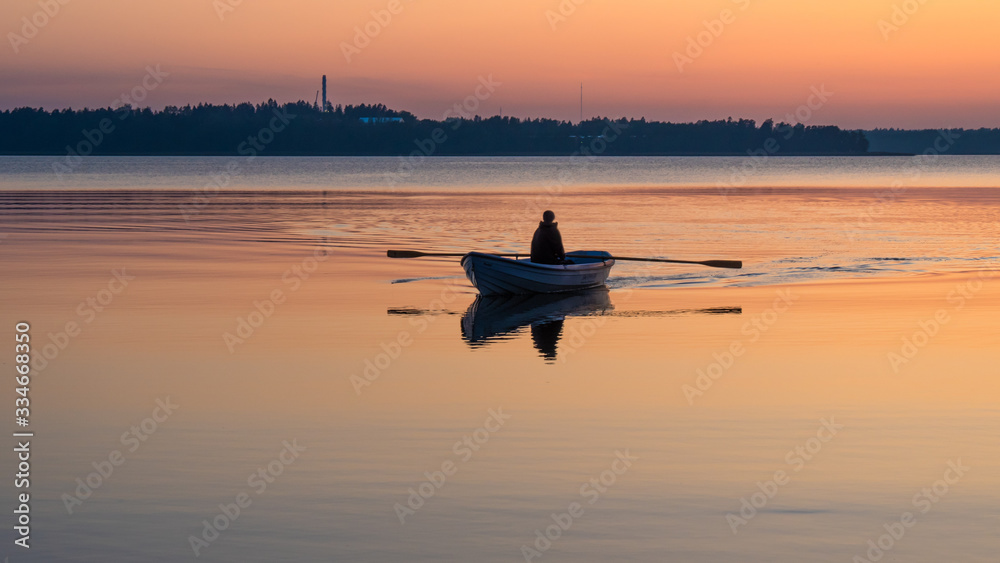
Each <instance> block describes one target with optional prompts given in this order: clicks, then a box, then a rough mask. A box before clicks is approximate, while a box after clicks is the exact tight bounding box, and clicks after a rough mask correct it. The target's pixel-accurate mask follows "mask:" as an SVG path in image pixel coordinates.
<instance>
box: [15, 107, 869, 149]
mask: <svg viewBox="0 0 1000 563" xmlns="http://www.w3.org/2000/svg"><path fill="white" fill-rule="evenodd" d="M329 109H330V111H326V112H321V111H319V110H318V109H317V108H316V107H315V106H314V105H313V104H311V103H308V102H304V101H299V102H295V103H290V104H284V105H279V104H278V103H276V102H275V101H274V100H268V101H267V102H264V103H262V104H258V105H253V104H250V103H241V104H235V105H207V104H199V105H196V106H191V105H187V106H184V107H176V106H168V107H166V108H164V109H163V110H162V111H151V110H150V109H148V108H147V109H137V108H132V107H129V106H125V107H122V108H102V109H86V108H85V109H82V110H73V109H65V110H53V111H51V112H49V111H44V110H42V109H35V108H18V109H14V110H7V111H4V112H0V132H2V134H0V154H60V155H62V154H67V153H71V154H72V153H79V154H81V155H85V154H95V155H235V154H242V153H241V152H240V147H241V145H242V144H243V143H244V142H245V141H247V140H248V139H251V138H256V139H258V140H259V141H266V143H263V145H264V148H263V149H261V150H259V151H257V152H258V153H259V154H263V155H274V156H277V155H345V156H346V155H357V156H367V155H388V156H395V155H409V154H412V153H414V151H419V152H420V154H424V155H434V156H442V155H569V154H573V153H575V152H578V151H582V152H583V153H584V154H601V155H618V156H625V155H745V154H748V153H753V152H756V153H758V154H761V151H766V152H767V154H783V155H793V154H861V153H865V152H866V151H867V150H868V141H867V139H866V138H865V135H864V133H862V132H860V131H845V130H841V129H839V128H837V127H817V126H809V127H805V126H803V125H790V124H787V123H774V122H773V121H772V120H767V121H765V122H763V123H762V124H761V125H760V126H759V127H758V126H757V124H756V123H755V122H754V121H753V120H748V119H739V120H733V119H732V118H730V119H727V120H724V121H723V120H719V121H699V122H697V123H663V122H657V121H646V120H645V119H630V120H627V119H617V120H609V119H604V118H597V119H591V120H589V121H585V122H583V123H579V124H572V123H569V122H566V121H557V120H553V119H518V118H514V117H499V116H494V117H488V118H483V117H480V116H470V117H468V118H453V119H447V120H444V121H435V120H429V119H418V118H417V117H416V116H414V115H413V114H411V113H409V112H405V111H395V110H392V109H389V108H387V107H386V106H385V105H383V104H374V105H365V104H362V105H348V106H341V105H337V106H331V107H330V108H329ZM281 116H284V118H282V119H283V120H282V119H278V121H276V118H280V117H281ZM362 118H376V119H375V120H374V121H375V122H368V123H365V122H363V121H362Z"/></svg>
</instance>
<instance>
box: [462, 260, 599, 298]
mask: <svg viewBox="0 0 1000 563" xmlns="http://www.w3.org/2000/svg"><path fill="white" fill-rule="evenodd" d="M566 257H567V258H568V259H570V260H572V261H573V262H574V263H573V264H535V263H534V262H531V261H530V260H512V259H510V258H504V257H502V256H495V255H493V254H483V253H481V252H470V253H468V254H466V255H465V256H464V257H463V258H462V268H464V269H465V275H466V276H467V277H468V278H469V281H470V282H472V285H474V286H475V287H476V289H478V290H479V293H480V294H482V295H521V294H531V293H563V292H568V291H580V290H584V289H590V288H594V287H601V286H603V285H604V283H605V282H606V281H607V279H608V275H609V274H610V273H611V267H612V266H614V265H615V261H614V259H613V258H612V257H611V255H610V254H609V253H607V252H599V251H592V250H585V251H577V252H570V253H568V254H567V255H566Z"/></svg>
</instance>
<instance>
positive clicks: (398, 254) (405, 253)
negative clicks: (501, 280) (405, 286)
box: [386, 250, 527, 258]
mask: <svg viewBox="0 0 1000 563" xmlns="http://www.w3.org/2000/svg"><path fill="white" fill-rule="evenodd" d="M466 254H468V252H460V253H450V252H420V251H419V250H389V251H387V252H386V256H388V257H389V258H422V257H424V256H449V257H451V256H465V255H466ZM491 255H492V256H527V254H492V253H491Z"/></svg>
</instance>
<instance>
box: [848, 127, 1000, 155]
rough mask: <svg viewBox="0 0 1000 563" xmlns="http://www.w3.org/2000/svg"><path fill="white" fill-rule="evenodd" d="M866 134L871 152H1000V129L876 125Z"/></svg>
mask: <svg viewBox="0 0 1000 563" xmlns="http://www.w3.org/2000/svg"><path fill="white" fill-rule="evenodd" d="M865 136H866V137H868V142H869V143H870V147H869V150H870V151H871V152H886V153H904V154H924V153H925V152H926V151H929V150H934V151H937V153H939V154H1000V129H941V130H938V129H923V130H907V129H874V130H872V131H865Z"/></svg>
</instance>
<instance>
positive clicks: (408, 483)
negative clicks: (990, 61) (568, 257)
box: [0, 157, 1000, 562]
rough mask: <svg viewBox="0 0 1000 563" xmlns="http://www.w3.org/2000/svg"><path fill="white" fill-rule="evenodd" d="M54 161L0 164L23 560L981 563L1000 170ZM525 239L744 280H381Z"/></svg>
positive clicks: (976, 160) (663, 273)
mask: <svg viewBox="0 0 1000 563" xmlns="http://www.w3.org/2000/svg"><path fill="white" fill-rule="evenodd" d="M55 160H56V159H54V158H42V157H28V158H20V157H18V158H13V157H4V158H0V216H2V219H0V220H2V227H0V237H2V238H0V258H2V263H3V264H4V266H5V268H4V272H3V274H0V283H2V286H0V287H2V293H0V301H2V304H3V307H2V311H3V313H2V315H0V317H2V318H0V323H2V324H0V326H2V327H3V329H2V330H3V331H4V332H6V333H8V334H12V333H13V327H14V323H15V322H17V321H29V322H30V323H31V325H32V332H31V334H32V338H33V342H34V343H35V346H36V348H35V350H36V352H35V354H36V356H40V359H39V360H38V361H36V369H35V375H34V377H33V379H32V389H31V409H32V411H31V413H32V414H31V418H32V421H31V428H32V429H33V430H34V431H35V432H36V436H35V438H33V441H32V447H33V451H32V487H31V491H32V549H31V551H30V552H27V551H26V550H22V549H21V548H19V547H16V546H13V545H12V544H8V545H10V546H11V547H9V548H6V550H5V551H3V552H2V553H3V554H5V555H6V554H9V555H11V560H39V561H52V560H67V561H106V560H116V561H117V560H142V561H177V560H183V559H185V558H190V557H194V556H195V553H194V549H193V548H192V544H191V537H192V536H194V537H197V538H202V541H205V543H207V544H208V545H207V546H204V545H200V546H198V548H199V554H200V556H199V557H198V558H199V559H203V560H209V561H215V560H218V561H234V560H295V561H330V560H332V561H399V560H411V561H441V560H458V561H462V560H477V561H494V560H495V561H513V560H523V559H524V553H523V551H522V550H523V549H535V550H539V551H538V552H539V553H542V555H541V556H540V557H535V558H533V559H532V560H541V561H609V560H615V561H651V560H653V561H663V560H668V561H669V560H674V559H685V560H692V561H712V562H715V561H768V562H771V561H780V562H784V561H789V562H792V561H795V562H797V561H850V560H852V558H853V557H854V556H864V557H867V555H866V551H867V550H868V549H869V545H868V544H867V543H866V542H867V541H868V540H873V541H876V542H877V541H879V536H881V535H882V534H886V533H889V532H887V531H886V530H887V529H886V528H885V527H884V526H886V525H888V526H889V529H891V530H896V531H898V527H894V526H893V523H895V522H899V520H900V517H901V514H902V513H904V512H912V513H913V515H914V516H913V517H914V519H915V521H916V524H913V525H912V527H905V528H904V532H905V533H904V534H903V535H902V536H901V537H899V538H898V539H894V538H891V537H889V538H887V539H882V540H881V541H882V542H883V544H884V545H890V544H891V547H890V548H889V549H888V550H887V555H886V556H885V558H886V559H888V560H893V559H895V560H901V561H942V560H956V561H957V560H960V561H995V554H996V552H997V548H998V543H997V540H996V534H995V533H994V531H995V530H996V527H997V524H998V523H1000V522H998V519H997V517H996V515H995V506H996V504H997V502H998V501H1000V499H998V494H997V491H1000V487H998V485H1000V483H998V482H997V481H998V477H997V475H1000V471H997V470H998V465H1000V457H998V455H997V444H998V438H1000V431H998V430H997V428H998V427H1000V426H998V424H997V422H998V420H997V418H998V417H997V415H998V411H997V400H996V397H997V396H998V391H1000V386H998V383H997V379H996V369H995V350H996V347H997V344H998V342H997V336H996V329H995V319H996V318H997V313H998V312H1000V291H998V289H997V283H996V280H995V278H994V276H993V272H994V269H995V267H996V259H997V251H996V244H995V241H996V240H997V235H998V227H997V219H998V209H1000V177H998V176H997V163H998V162H1000V161H998V159H996V158H994V157H968V158H967V157H942V158H941V159H939V160H937V161H934V162H923V161H914V160H913V159H905V158H895V159H893V158H886V159H883V158H830V159H813V158H804V159H795V158H782V159H770V160H768V161H766V162H765V163H764V164H763V166H757V167H756V168H755V169H754V172H753V173H752V174H751V177H750V178H748V179H747V181H746V182H743V183H742V184H741V185H739V186H722V188H721V189H720V187H719V186H718V182H730V180H726V178H727V177H729V178H731V171H732V169H733V167H734V166H738V165H740V164H741V163H743V162H744V160H742V159H727V158H718V159H714V158H691V159H669V158H662V159H661V158H651V159H599V160H596V161H593V162H590V161H583V163H577V162H574V161H571V160H570V159H555V158H552V159H534V158H528V159H442V160H430V161H426V162H423V163H421V164H419V166H417V167H416V168H414V169H413V170H412V172H410V173H409V175H408V176H405V177H404V178H403V180H405V181H400V182H399V183H398V184H397V185H395V186H393V185H390V183H389V182H387V181H386V178H387V174H392V173H398V170H399V165H400V162H399V160H398V159H321V158H310V159H295V158H288V159H285V158H274V159H257V160H256V161H253V162H247V161H242V160H237V161H234V162H236V163H237V164H238V168H237V170H236V171H235V172H234V173H233V175H232V176H231V177H230V178H229V179H228V183H227V185H225V186H224V187H222V188H220V189H219V190H218V191H216V190H215V189H214V188H208V189H206V185H208V182H210V181H211V177H212V175H213V174H217V173H218V172H219V171H222V170H226V169H227V168H226V167H227V164H228V163H229V162H230V160H229V159H225V158H162V159H161V158H101V159H92V160H87V161H85V162H84V163H83V164H81V165H80V166H79V167H78V168H77V169H76V170H75V171H74V172H73V173H72V174H66V175H64V176H63V177H61V178H60V177H57V176H56V175H54V174H52V173H51V164H52V162H54V161H55ZM916 162H922V164H921V166H920V168H918V170H919V171H920V173H919V175H916V176H914V175H912V174H911V172H910V171H912V170H913V168H912V167H913V166H914V163H916ZM907 167H910V168H907ZM561 172H567V174H563V176H562V177H563V181H560V180H559V178H560V173H561ZM900 174H902V176H901V175H900ZM727 175H728V176H727ZM897 180H899V181H902V182H903V185H904V186H905V189H900V188H897V189H896V190H894V191H893V190H892V186H893V183H894V182H895V181H897ZM727 188H728V189H727ZM65 190H70V191H65ZM545 208H552V209H554V210H555V211H556V213H557V215H558V220H559V221H560V228H561V230H562V232H563V236H564V239H565V240H566V241H567V246H568V247H570V248H572V249H602V250H609V251H611V252H613V253H617V254H621V255H631V256H661V257H670V258H679V259H700V260H703V259H710V258H723V259H741V260H743V261H744V263H745V268H744V269H743V270H738V271H737V270H712V269H707V268H698V267H687V266H670V265H650V264H644V263H638V262H632V263H630V262H620V263H618V264H616V266H615V267H614V269H613V271H612V277H611V279H610V280H609V287H610V290H609V291H608V292H605V293H597V294H594V295H590V296H587V297H584V298H581V299H572V298H571V299H569V300H558V299H556V300H549V299H541V300H533V301H531V302H527V303H525V302H500V303H496V302H491V303H482V302H480V303H478V304H477V303H476V294H475V290H474V289H473V288H472V287H471V286H470V285H469V284H468V282H466V281H465V279H464V276H463V275H462V272H461V269H460V268H459V267H458V265H457V263H456V261H455V260H454V259H419V260H390V259H387V258H385V250H386V249H388V248H404V249H426V250H436V251H445V252H448V251H452V252H462V251H466V250H470V249H478V250H495V251H513V252H523V251H526V250H527V241H528V240H529V239H530V235H531V232H532V230H533V228H534V226H535V224H536V223H537V221H538V216H539V215H540V211H541V210H542V209H545ZM116 274H117V275H116ZM116 280H117V281H116ZM125 283H127V285H123V284H125ZM68 323H75V324H76V329H78V332H76V330H70V327H68V326H67V324H68ZM243 323H246V324H243ZM251 323H252V325H253V326H251ZM69 333H72V335H71V334H69ZM10 354H11V355H13V351H11V352H10ZM46 356H48V357H46ZM0 362H3V363H4V364H5V365H6V364H10V363H12V359H11V358H6V359H5V358H0ZM167 397H169V401H172V403H173V404H176V405H178V406H177V407H176V409H174V412H173V413H172V414H169V415H168V416H166V418H165V420H162V421H161V422H158V423H156V424H155V429H154V428H153V422H152V417H153V416H154V414H156V415H157V416H158V417H160V418H161V419H162V418H163V411H162V410H161V411H155V409H156V408H157V402H156V401H157V400H158V399H159V400H160V401H165V400H166V399H167ZM491 409H492V411H493V412H494V413H502V415H503V416H500V417H499V419H500V420H501V421H502V423H503V424H502V425H499V426H497V425H498V424H499V423H498V422H496V420H497V417H495V416H494V415H491V414H490V411H491ZM491 416H494V419H493V422H489V421H488V420H487V419H488V418H489V417H491ZM507 416H509V418H507ZM147 418H148V419H149V420H150V422H146V423H145V424H146V430H147V431H148V430H152V432H147V431H144V430H143V427H142V424H144V422H143V421H144V419H147ZM824 420H825V421H826V422H827V423H830V424H831V425H833V428H835V429H836V434H831V432H830V430H823V428H829V426H826V425H825V423H824ZM840 425H843V427H842V428H840V427H839V426H840ZM133 426H135V427H136V428H137V429H138V431H139V432H140V433H142V434H143V436H145V437H146V439H145V440H143V441H137V440H138V438H129V436H128V434H127V433H129V432H132V431H133V430H132V428H133ZM123 434H126V435H125V436H123ZM133 436H134V435H133ZM465 437H468V439H469V440H471V443H468V444H466V443H463V442H462V440H463V439H464V438H465ZM11 440H12V439H8V442H7V445H8V446H10V447H13V446H14V444H13V442H12V441H11ZM477 440H478V441H477ZM286 442H287V443H288V444H296V445H298V446H300V447H301V448H304V450H302V451H298V450H296V453H298V454H299V457H296V458H289V457H288V456H289V455H291V454H288V453H286V454H284V460H285V461H289V462H290V463H283V462H282V457H281V455H282V454H281V452H282V451H283V449H286V448H287V446H286V444H285V443H286ZM456 443H457V444H458V445H456ZM136 444H138V445H136ZM132 446H135V449H134V451H133V450H131V449H130V448H131V447H132ZM796 448H799V450H796ZM116 450H117V451H118V452H120V453H121V455H122V456H123V458H124V462H123V463H122V464H121V465H118V466H115V467H114V469H113V472H112V473H111V474H110V475H108V476H106V477H101V479H100V484H99V486H97V487H96V488H94V489H93V490H92V491H91V493H90V495H89V496H87V498H83V499H80V498H79V497H82V496H85V494H86V493H87V490H86V489H81V490H80V491H79V492H81V493H83V494H81V495H79V497H77V496H76V492H77V489H78V487H79V486H80V485H79V483H78V482H77V481H76V479H77V478H79V479H81V481H83V482H84V483H85V481H86V479H87V478H88V476H90V475H91V474H93V473H94V472H95V471H99V470H100V469H101V468H103V469H104V470H105V472H106V469H107V465H106V464H102V463H103V462H105V461H106V460H108V459H109V456H111V455H112V453H113V452H115V451H116ZM8 451H10V450H8ZM626 454H627V455H626ZM622 456H624V457H625V459H628V460H630V461H629V464H628V465H624V462H622V461H619V462H616V461H615V460H616V459H620V458H621V457H622ZM635 458H637V459H635ZM116 459H117V458H116ZM95 463H96V464H97V466H96V467H95V465H94V464H95ZM449 463H450V464H451V465H448V464H449ZM949 463H951V464H953V465H955V466H956V467H964V466H967V467H969V468H970V469H969V470H968V471H963V472H962V474H961V475H958V473H956V472H955V470H954V469H949V467H950V466H949ZM268 467H271V468H272V469H273V471H272V472H271V473H267V472H268ZM445 468H448V469H449V471H450V472H451V473H452V474H450V475H445V474H444V473H443V472H444V469H445ZM615 469H618V470H619V472H616V471H615ZM259 470H263V471H265V474H266V475H267V476H268V477H269V478H272V479H273V480H272V481H270V482H268V481H264V480H263V477H260V476H259V475H258V478H257V479H256V480H254V479H252V478H251V475H252V474H256V473H257V472H258V471H259ZM452 470H453V471H452ZM780 471H784V472H785V474H786V477H787V479H785V480H782V479H776V477H777V475H778V473H777V472H780ZM439 472H440V473H439ZM442 475H443V477H442ZM946 476H947V477H948V480H949V481H952V482H951V483H950V484H949V483H947V482H946V481H944V479H945V477H946ZM602 478H603V479H604V482H603V484H602V482H601V479H602ZM591 479H597V481H596V485H595V484H594V483H592V482H591ZM428 480H430V484H427V481H428ZM772 481H775V483H774V484H772V483H771V482H772ZM777 481H780V482H781V483H780V484H778V483H777ZM939 481H940V483H938V482H939ZM96 482H97V477H92V476H91V483H92V484H95V483H96ZM262 483H263V484H264V485H266V486H264V487H263V488H261V484H262ZM85 484H86V483H85ZM935 486H937V487H938V491H937V492H936V493H935V492H934V487H935ZM4 487H5V488H4V491H5V492H4V494H3V496H2V498H6V499H11V500H10V501H8V502H12V500H13V498H14V490H13V487H12V481H8V482H7V483H6V484H5V485H4ZM421 487H423V489H422V490H423V492H424V493H425V496H428V498H426V499H424V498H422V497H421V498H417V497H414V498H413V499H411V498H410V497H411V492H410V490H411V489H412V490H413V491H418V490H421ZM428 487H431V488H432V489H433V490H431V489H428ZM924 488H930V491H931V494H932V495H933V498H936V499H938V500H937V501H931V500H929V499H930V498H931V497H930V496H926V495H924V493H923V492H922V490H923V489H924ZM943 488H946V489H947V490H944V489H943ZM431 492H432V493H433V494H432V495H431V494H430V493H431ZM241 493H245V494H246V497H245V498H244V500H247V501H249V504H246V505H245V506H244V507H242V508H240V514H239V516H238V517H237V518H235V520H232V521H230V520H231V519H230V517H228V516H225V514H223V513H222V512H221V511H222V510H223V508H220V506H219V505H220V504H222V505H223V507H224V508H225V510H227V511H229V514H231V515H232V514H235V512H234V511H233V510H234V509H232V508H231V507H230V506H229V505H230V504H233V503H235V502H237V496H238V495H240V494H241ZM757 493H759V494H757ZM417 494H418V495H419V493H417ZM755 494H756V496H755ZM63 495H68V498H70V499H72V498H77V499H78V500H81V503H76V502H73V501H72V500H70V501H67V500H66V499H67V497H66V496H63ZM761 495H763V496H761ZM743 499H746V500H747V502H751V501H753V502H754V503H756V504H757V505H758V506H754V505H753V504H751V506H752V507H753V508H752V509H747V508H746V506H745V505H744V504H743V503H742V500H743ZM421 500H422V501H423V502H422V503H421V502H420V501H421ZM591 501H593V502H591ZM574 502H575V503H579V505H580V506H579V508H580V509H582V514H579V513H578V512H577V513H576V514H579V515H578V516H573V517H570V520H567V519H566V518H567V517H565V516H563V513H567V514H568V511H569V510H570V505H571V504H572V503H574ZM67 503H68V505H69V507H70V508H71V509H72V514H70V513H69V512H68V510H67ZM397 505H398V506H397ZM10 509H11V510H12V509H13V506H12V507H11V508H10ZM924 509H926V512H923V510H924ZM741 510H743V511H744V512H743V514H742V515H741V513H740V512H741ZM220 514H223V516H220ZM553 514H555V515H556V520H559V521H560V522H562V523H563V524H564V527H565V525H566V522H567V521H571V524H570V525H569V527H568V529H567V530H565V531H562V530H556V531H553V529H549V530H548V531H549V532H550V535H553V536H554V535H556V534H558V535H559V537H558V538H555V539H551V540H549V539H547V538H546V540H538V544H537V545H536V543H535V542H536V540H537V536H536V530H537V531H540V532H541V533H542V534H544V533H545V531H546V528H547V527H549V526H550V525H553V524H555V525H558V524H556V520H553V516H552V515H553ZM401 515H402V520H403V523H401V522H400V516H401ZM216 518H218V523H220V524H223V525H225V528H226V529H224V530H219V531H218V537H217V538H215V539H211V541H208V539H205V537H206V536H204V535H203V534H206V532H205V530H204V524H203V521H205V520H208V521H210V522H211V521H213V520H215V519H216ZM738 518H742V519H743V520H739V519H738ZM734 529H735V531H736V533H734ZM207 537H208V538H214V537H215V536H214V535H213V533H211V531H210V532H209V533H207ZM548 542H551V544H550V545H549V544H548ZM196 543H197V542H196ZM546 546H548V547H547V549H543V548H545V547H546ZM529 553H530V551H529ZM15 557H16V559H15Z"/></svg>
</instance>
